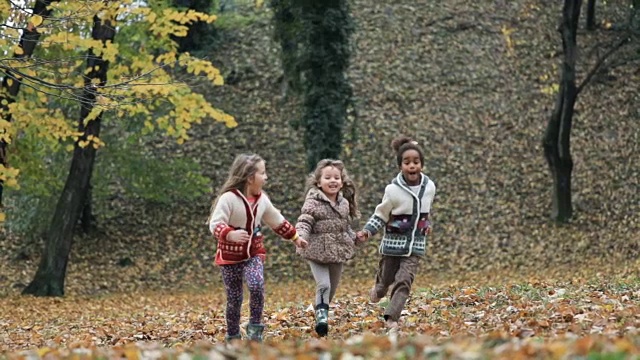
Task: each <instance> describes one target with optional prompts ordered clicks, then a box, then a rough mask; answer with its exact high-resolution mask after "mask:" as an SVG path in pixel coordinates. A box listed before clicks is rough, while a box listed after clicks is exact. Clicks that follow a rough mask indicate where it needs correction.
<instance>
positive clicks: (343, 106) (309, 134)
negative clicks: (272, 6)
mask: <svg viewBox="0 0 640 360" xmlns="http://www.w3.org/2000/svg"><path fill="white" fill-rule="evenodd" d="M298 3H301V9H302V11H301V14H302V16H303V19H304V23H303V24H304V31H305V33H306V38H305V41H304V46H305V47H304V55H303V56H302V59H303V61H302V64H303V65H302V66H301V68H302V71H303V72H304V76H303V78H304V84H303V85H304V114H303V121H302V125H303V126H304V136H303V139H304V145H305V148H306V152H307V169H308V170H309V171H311V170H313V169H314V168H315V167H316V164H317V162H318V161H320V160H321V159H326V158H333V159H335V158H337V157H338V156H340V153H341V152H342V138H343V135H342V134H343V128H344V123H345V122H346V118H347V112H348V107H349V106H350V104H351V99H352V92H351V85H350V84H349V79H348V78H347V76H346V71H347V69H348V67H349V61H350V57H351V47H350V37H351V34H352V33H353V30H354V27H353V20H352V18H351V12H350V8H349V2H348V1H347V0H324V1H298Z"/></svg>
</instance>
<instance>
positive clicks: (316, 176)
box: [306, 159, 360, 219]
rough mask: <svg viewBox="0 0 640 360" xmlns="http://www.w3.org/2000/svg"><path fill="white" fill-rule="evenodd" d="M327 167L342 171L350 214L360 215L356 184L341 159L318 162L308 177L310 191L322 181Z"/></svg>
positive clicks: (354, 217) (353, 216)
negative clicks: (323, 171)
mask: <svg viewBox="0 0 640 360" xmlns="http://www.w3.org/2000/svg"><path fill="white" fill-rule="evenodd" d="M326 167H334V168H336V169H338V170H339V171H340V177H341V178H342V189H341V191H342V196H343V197H344V198H345V199H347V201H349V216H351V218H352V219H357V218H359V217H360V211H358V195H357V190H356V184H355V183H354V182H353V180H351V178H350V177H349V174H348V173H347V169H345V167H344V163H343V162H342V161H340V160H333V159H323V160H320V161H319V162H318V165H316V169H315V170H314V171H313V172H312V173H311V174H309V177H308V178H307V189H306V192H309V190H311V189H312V188H315V187H318V184H319V183H320V177H321V176H322V169H324V168H326Z"/></svg>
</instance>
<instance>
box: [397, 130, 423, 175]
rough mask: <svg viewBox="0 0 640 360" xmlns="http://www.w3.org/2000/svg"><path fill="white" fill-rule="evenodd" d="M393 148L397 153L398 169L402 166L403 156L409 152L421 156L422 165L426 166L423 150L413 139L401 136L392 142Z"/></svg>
mask: <svg viewBox="0 0 640 360" xmlns="http://www.w3.org/2000/svg"><path fill="white" fill-rule="evenodd" d="M391 148H392V149H393V151H395V152H396V160H397V162H398V167H400V166H402V155H403V154H404V152H405V151H407V150H415V151H417V152H418V154H419V155H420V164H421V165H422V166H424V153H423V152H422V148H421V147H420V146H419V145H418V142H417V141H415V140H413V139H412V138H410V137H408V136H405V135H401V136H398V137H397V138H395V139H393V141H391Z"/></svg>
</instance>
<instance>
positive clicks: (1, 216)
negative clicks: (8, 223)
mask: <svg viewBox="0 0 640 360" xmlns="http://www.w3.org/2000/svg"><path fill="white" fill-rule="evenodd" d="M6 219H7V215H5V213H3V212H0V222H4V221H5V220H6Z"/></svg>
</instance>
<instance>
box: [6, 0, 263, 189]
mask: <svg viewBox="0 0 640 360" xmlns="http://www.w3.org/2000/svg"><path fill="white" fill-rule="evenodd" d="M6 4H7V2H6V1H3V0H0V13H2V14H3V15H4V14H7V13H9V14H10V15H9V17H8V18H10V19H12V21H13V22H14V23H21V22H22V23H28V24H29V25H28V26H30V27H31V28H32V29H33V28H37V29H39V30H41V29H42V30H43V31H44V32H43V33H42V34H43V35H42V37H41V41H40V42H39V43H38V51H40V52H41V53H40V54H39V57H41V59H40V60H43V59H44V60H51V61H50V62H46V61H45V62H43V61H39V62H38V64H36V63H35V62H34V63H29V61H30V60H29V59H21V60H19V61H20V62H18V59H12V58H8V59H6V60H5V61H4V65H5V66H9V67H12V66H15V67H20V69H21V71H23V72H24V73H25V74H27V75H29V76H30V77H37V78H39V79H41V80H43V81H44V82H45V83H49V84H55V85H56V86H58V87H59V88H60V89H65V90H56V89H52V88H43V89H42V90H43V91H39V89H34V88H30V87H22V88H21V92H22V93H23V94H22V95H23V96H20V97H19V98H18V101H17V102H16V103H12V104H7V105H8V106H9V112H10V113H11V114H12V115H13V116H14V117H15V118H16V119H18V118H19V119H20V121H19V122H14V123H8V122H6V121H3V120H0V139H2V140H5V141H7V142H8V143H11V141H12V140H13V139H16V136H17V135H18V134H21V133H28V134H29V136H31V137H33V136H35V137H37V138H41V139H42V141H46V142H48V143H51V144H56V145H58V144H60V145H62V144H61V142H63V141H69V140H72V141H73V142H75V143H77V145H78V146H82V147H86V146H93V147H94V148H96V149H98V148H100V147H102V146H105V145H106V144H105V143H104V142H103V141H102V140H101V139H99V138H97V137H93V136H89V137H87V138H83V134H82V133H80V132H78V130H77V126H78V125H77V124H78V118H77V116H78V115H77V114H76V113H71V114H65V113H63V112H62V111H61V109H60V108H57V107H55V108H52V107H51V106H50V104H51V103H52V100H53V99H54V98H55V97H56V96H63V97H65V98H67V99H68V100H65V101H72V96H70V94H72V93H76V94H77V93H80V91H81V90H82V88H83V87H84V79H83V77H82V76H79V75H78V74H83V73H84V74H89V73H90V72H91V70H99V69H98V68H97V67H93V68H85V66H86V60H85V59H84V55H85V54H86V53H87V51H88V50H90V49H91V50H92V51H93V53H94V54H95V55H96V56H101V57H102V58H103V59H104V60H107V61H109V69H108V72H107V76H108V79H107V84H106V86H100V84H99V82H100V81H99V80H98V79H92V80H91V81H92V83H93V84H95V85H96V89H97V91H98V92H99V94H98V95H97V96H96V99H95V103H94V104H93V108H92V111H91V112H90V113H89V115H88V116H87V117H86V118H85V119H83V121H84V124H85V125H86V124H88V123H89V122H90V121H93V120H95V119H96V118H97V117H98V116H99V115H100V114H104V116H109V117H111V116H113V117H115V119H116V121H127V120H128V119H130V118H131V117H134V116H135V117H138V118H139V117H142V121H143V122H144V128H143V129H142V130H141V131H142V132H143V133H148V132H152V131H157V130H161V131H163V132H165V133H166V134H167V135H168V136H172V137H174V138H175V139H176V141H177V142H178V143H183V142H184V141H186V140H187V139H189V136H188V134H187V132H188V131H189V129H191V128H192V124H193V123H200V122H202V121H203V120H207V119H208V120H214V121H219V122H223V123H224V124H225V125H226V126H229V127H234V126H236V125H237V123H236V121H235V119H234V118H233V117H232V116H230V115H228V114H226V113H224V112H222V111H220V110H218V109H216V108H215V107H214V106H213V105H212V104H211V103H209V101H207V99H205V98H204V97H203V96H202V95H200V94H197V93H194V92H193V91H192V90H191V88H190V86H189V85H188V84H186V83H185V82H183V81H179V80H176V79H174V78H173V77H172V73H170V72H169V71H168V70H169V69H168V68H171V67H174V66H175V65H177V64H180V66H181V67H182V68H184V69H185V70H186V71H187V72H188V73H189V74H191V76H192V77H199V78H201V79H202V81H207V82H209V83H210V84H212V85H214V86H220V85H223V84H224V80H223V78H222V74H221V73H220V70H219V69H217V68H216V67H215V66H213V64H211V63H210V62H209V61H206V60H202V59H198V58H195V57H193V56H191V55H189V54H181V55H179V56H178V54H177V53H176V49H177V43H175V42H174V41H167V42H166V45H162V46H164V48H163V51H158V49H156V48H154V49H153V51H150V50H151V48H149V49H145V47H144V43H142V44H143V46H142V47H140V46H139V45H137V44H130V43H128V42H127V41H122V39H119V38H118V37H117V36H118V34H116V40H117V41H116V42H111V41H108V42H106V43H103V42H102V41H100V40H94V39H92V38H90V37H87V34H90V32H89V31H87V30H88V29H91V27H92V26H93V17H94V16H96V15H97V16H98V17H100V18H101V19H103V20H107V19H110V21H112V24H113V25H115V24H116V23H115V20H114V19H116V18H117V19H118V20H119V22H118V27H119V28H118V30H117V31H119V30H120V29H121V28H122V27H126V26H132V25H135V26H142V28H141V29H136V31H139V32H140V34H142V36H143V38H144V36H148V37H152V38H156V39H160V40H162V39H168V38H170V37H171V36H185V35H186V34H187V30H188V26H189V25H190V24H192V23H194V22H196V21H204V22H208V23H211V22H213V21H215V20H216V16H215V15H208V14H204V13H199V12H196V11H193V10H189V11H186V12H181V11H178V10H175V9H166V10H157V9H155V8H152V7H149V6H148V5H147V4H146V3H142V4H141V3H140V2H138V1H134V0H112V1H108V2H103V1H90V2H78V1H71V0H60V1H56V2H53V3H52V5H51V8H52V11H53V13H52V16H51V18H42V17H41V16H39V15H27V16H25V14H26V13H24V14H21V13H22V12H21V11H18V10H17V9H15V8H11V7H8V6H7V5H6ZM256 4H259V3H258V2H257V3H256ZM21 16H22V17H21ZM3 19H4V18H3ZM66 19H73V21H69V20H66ZM49 21H51V22H52V24H53V25H51V26H50V25H48V24H47V23H48V22H49ZM43 25H44V26H43ZM20 35H21V34H20V32H19V31H18V30H17V29H12V28H3V27H0V46H2V45H3V44H7V45H5V48H7V49H10V50H12V51H13V52H14V54H17V55H21V54H23V53H24V51H23V49H22V48H21V47H19V46H17V45H14V44H11V40H10V39H18V38H19V37H20ZM133 41H134V42H135V41H136V40H133ZM161 42H162V41H161ZM125 48H126V49H127V51H126V52H125V51H124V49H125ZM132 50H133V51H132ZM131 54H133V55H131ZM152 54H153V55H152ZM69 59H71V60H69ZM60 60H62V61H60ZM8 80H9V83H11V82H12V79H8ZM167 106H168V107H169V109H168V111H167V110H163V114H165V115H162V116H158V114H157V113H155V111H156V109H159V108H163V109H166V107H167ZM110 119H112V118H110ZM116 124H117V122H116ZM116 126H117V125H116ZM62 146H65V147H66V149H67V150H69V151H71V150H73V145H62ZM0 173H1V174H0V179H4V181H5V182H6V184H7V185H16V186H17V180H16V177H17V172H16V173H15V176H13V175H12V173H10V172H8V170H7V169H4V170H1V171H0Z"/></svg>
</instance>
